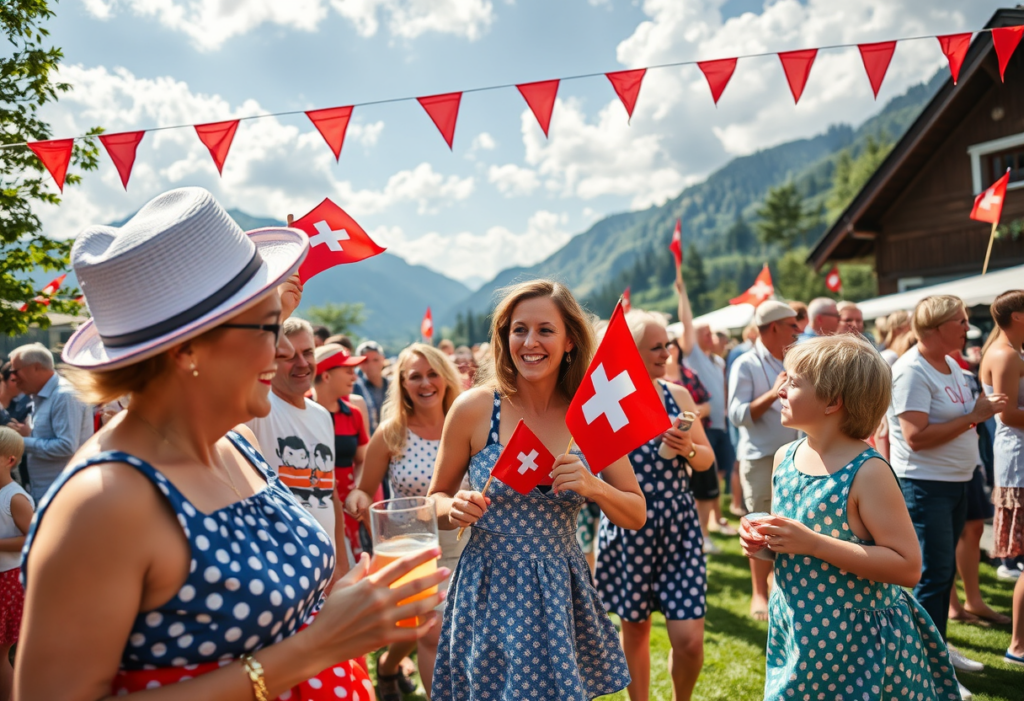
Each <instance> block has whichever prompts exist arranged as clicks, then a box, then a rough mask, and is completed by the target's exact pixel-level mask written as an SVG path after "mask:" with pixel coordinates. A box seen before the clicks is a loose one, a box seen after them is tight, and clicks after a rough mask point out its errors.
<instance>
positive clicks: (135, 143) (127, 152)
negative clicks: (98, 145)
mask: <svg viewBox="0 0 1024 701" xmlns="http://www.w3.org/2000/svg"><path fill="white" fill-rule="evenodd" d="M145 135H146V132H144V131H128V132H124V133H122V134H102V135H100V142H102V144H103V148H105V149H107V153H108V154H110V160H112V161H113V162H114V167H115V168H117V174H118V175H120V176H121V185H123V186H124V189H125V190H127V189H128V178H130V177H131V176H132V166H133V165H135V149H137V148H138V147H139V142H140V141H142V137H143V136H145Z"/></svg>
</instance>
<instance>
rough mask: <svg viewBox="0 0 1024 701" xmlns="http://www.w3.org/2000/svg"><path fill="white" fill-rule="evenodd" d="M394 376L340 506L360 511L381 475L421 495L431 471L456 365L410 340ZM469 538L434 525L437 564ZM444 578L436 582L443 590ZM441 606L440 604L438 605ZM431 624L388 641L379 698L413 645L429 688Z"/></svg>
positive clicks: (384, 699)
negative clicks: (409, 638)
mask: <svg viewBox="0 0 1024 701" xmlns="http://www.w3.org/2000/svg"><path fill="white" fill-rule="evenodd" d="M395 367H396V377H397V379H398V381H397V382H392V383H391V385H390V386H389V387H388V394H387V397H386V398H385V400H384V407H383V409H382V411H381V423H380V428H378V429H377V432H376V433H374V434H373V437H372V438H371V439H370V445H369V446H368V447H367V449H366V460H365V462H364V463H363V472H362V475H361V477H360V480H359V486H358V488H356V489H354V490H353V491H352V493H351V494H349V496H348V498H347V499H346V500H345V508H346V510H348V511H349V512H351V513H354V514H358V515H359V516H360V517H362V516H363V515H364V514H365V513H366V510H367V509H368V508H369V506H370V503H371V501H372V498H371V496H370V495H372V494H374V493H375V492H376V491H377V488H378V487H379V486H380V484H381V482H382V481H383V480H384V478H385V476H386V477H387V479H388V481H389V482H390V483H391V491H392V494H393V495H394V496H395V497H396V498H399V497H422V496H426V495H427V490H428V488H429V487H430V479H431V478H432V477H433V475H434V462H435V460H436V459H437V450H438V448H439V447H440V445H441V430H442V429H443V428H444V418H445V416H446V415H447V414H448V410H449V409H450V408H451V406H452V403H453V402H454V401H455V398H456V397H457V396H459V393H460V392H461V391H462V389H461V388H462V383H461V380H460V378H459V374H458V371H457V370H456V369H455V366H454V365H453V364H452V362H451V361H450V360H449V359H448V357H447V356H445V355H444V354H443V353H442V352H441V351H439V350H438V349H436V348H433V347H431V346H428V345H425V344H422V343H414V344H413V345H411V346H409V347H408V348H406V349H405V350H403V351H402V352H401V354H399V356H398V361H397V362H396V364H395ZM467 542H469V538H463V539H462V540H461V541H458V540H456V533H455V531H440V544H441V553H442V554H441V559H440V562H439V565H440V566H443V567H447V568H448V569H450V570H454V569H455V565H457V564H458V562H459V555H461V554H462V549H463V548H464V547H465V545H466V543H467ZM447 587H448V581H447V580H445V581H444V582H443V583H442V584H441V589H442V590H447ZM438 608H439V610H442V611H443V610H444V605H443V604H442V605H441V606H439V607H438ZM438 633H439V631H438V630H433V631H431V632H430V633H428V634H427V635H426V636H424V637H423V638H420V640H419V641H418V642H416V643H405V644H401V645H392V646H391V647H390V648H388V651H387V653H386V654H385V655H382V656H381V659H380V660H379V661H378V666H377V674H378V677H377V679H378V691H379V693H380V697H381V701H390V700H391V699H398V701H401V695H400V694H399V692H398V688H397V686H398V681H399V674H400V672H399V667H398V665H399V663H400V661H401V660H402V658H403V657H405V656H406V655H408V654H409V653H410V652H412V650H413V649H418V653H417V661H418V664H419V670H420V678H421V679H422V681H423V687H424V688H425V689H430V682H431V678H432V675H433V671H434V659H435V658H436V657H437V636H438Z"/></svg>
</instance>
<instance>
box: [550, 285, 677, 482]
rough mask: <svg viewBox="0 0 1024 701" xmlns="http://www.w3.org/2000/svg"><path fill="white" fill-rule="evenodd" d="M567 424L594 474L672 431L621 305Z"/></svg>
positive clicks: (569, 412)
mask: <svg viewBox="0 0 1024 701" xmlns="http://www.w3.org/2000/svg"><path fill="white" fill-rule="evenodd" d="M565 425H566V426H568V427H569V432H570V433H571V434H572V437H573V440H575V441H576V445H578V446H579V447H580V450H582V451H583V454H584V455H585V456H586V458H587V463H588V464H589V466H590V471H591V472H593V473H594V474H597V473H598V472H600V471H601V470H603V469H604V468H606V467H608V466H609V465H611V464H612V463H613V462H615V461H616V460H618V459H619V458H621V457H622V456H624V455H627V454H629V452H630V451H632V450H635V449H637V448H639V447H640V446H642V445H643V444H644V443H646V442H647V441H649V440H651V439H652V438H654V437H655V436H659V435H661V434H662V433H664V432H665V431H667V430H668V429H670V428H671V427H672V421H671V420H670V419H669V418H668V413H667V412H666V411H665V405H664V404H662V402H661V396H659V392H658V390H656V389H654V385H653V384H652V383H651V377H650V375H649V374H648V373H647V366H646V365H644V361H643V358H641V357H640V351H639V350H637V347H636V342H635V341H633V335H632V334H631V333H630V332H629V326H627V325H626V317H625V314H624V313H623V311H622V305H621V304H619V305H616V306H615V311H614V312H612V318H611V321H610V322H608V329H607V330H606V331H605V334H604V338H603V339H602V340H601V345H600V346H598V348H597V352H596V353H595V354H594V359H593V361H591V363H590V367H589V368H588V369H587V374H586V376H585V377H584V378H583V382H582V383H581V384H580V387H579V389H578V390H577V391H576V395H575V396H574V397H573V399H572V403H570V404H569V411H568V412H566V414H565Z"/></svg>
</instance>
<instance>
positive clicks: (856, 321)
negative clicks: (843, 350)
mask: <svg viewBox="0 0 1024 701" xmlns="http://www.w3.org/2000/svg"><path fill="white" fill-rule="evenodd" d="M836 311H838V312H839V326H838V327H837V332H838V333H852V334H854V335H855V336H863V335H864V313H863V312H861V310H860V307H858V306H857V305H856V304H855V303H853V302H840V303H839V304H837V305H836Z"/></svg>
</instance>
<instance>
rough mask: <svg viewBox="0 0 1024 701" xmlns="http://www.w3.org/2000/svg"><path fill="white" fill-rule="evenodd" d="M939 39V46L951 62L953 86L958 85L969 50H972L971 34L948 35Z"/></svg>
mask: <svg viewBox="0 0 1024 701" xmlns="http://www.w3.org/2000/svg"><path fill="white" fill-rule="evenodd" d="M937 38H938V40H939V46H941V47H942V53H943V54H945V56H946V60H947V61H949V72H950V73H951V74H952V75H953V85H956V81H957V79H958V78H959V77H960V66H962V65H964V57H966V56H967V49H969V48H971V33H970V32H967V33H965V34H946V35H945V36H941V37H937Z"/></svg>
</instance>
